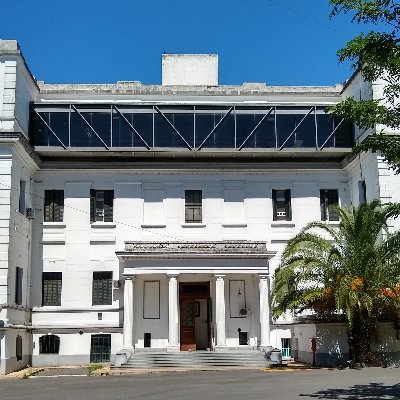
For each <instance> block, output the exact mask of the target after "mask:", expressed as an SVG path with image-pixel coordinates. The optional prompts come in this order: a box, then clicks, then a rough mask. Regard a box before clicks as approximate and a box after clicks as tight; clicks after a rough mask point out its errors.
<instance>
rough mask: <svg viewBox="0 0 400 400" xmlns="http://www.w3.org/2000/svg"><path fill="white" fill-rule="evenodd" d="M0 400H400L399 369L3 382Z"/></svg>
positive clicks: (163, 374) (226, 373)
mask: <svg viewBox="0 0 400 400" xmlns="http://www.w3.org/2000/svg"><path fill="white" fill-rule="evenodd" d="M0 399H7V400H8V399H12V400H14V399H16V400H17V399H21V400H22V399H23V400H26V399H29V400H64V399H68V400H71V399H72V400H92V399H93V400H101V399H107V400H109V399H115V400H125V399H146V400H155V399H157V400H158V399H163V400H188V399H189V400H200V399H201V400H204V399H206V400H213V399H218V400H228V399H229V400H256V399H257V400H259V399H263V400H264V399H268V400H292V399H297V400H307V399H359V400H372V399H385V400H399V399H400V368H387V369H384V368H370V369H364V370H361V371H356V370H350V371H349V370H343V371H338V370H334V371H326V370H314V371H296V372H273V373H271V372H262V371H249V370H247V371H223V372H221V371H219V372H187V373H153V374H147V375H140V376H107V377H71V376H65V377H42V378H40V377H39V378H33V379H25V380H7V379H5V380H1V381H0Z"/></svg>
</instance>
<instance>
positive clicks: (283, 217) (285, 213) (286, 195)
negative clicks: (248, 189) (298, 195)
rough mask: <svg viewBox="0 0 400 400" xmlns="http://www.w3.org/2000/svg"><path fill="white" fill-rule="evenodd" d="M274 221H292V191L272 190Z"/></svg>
mask: <svg viewBox="0 0 400 400" xmlns="http://www.w3.org/2000/svg"><path fill="white" fill-rule="evenodd" d="M272 205H273V220H274V221H291V220H292V207H291V196H290V189H287V190H275V189H273V190H272Z"/></svg>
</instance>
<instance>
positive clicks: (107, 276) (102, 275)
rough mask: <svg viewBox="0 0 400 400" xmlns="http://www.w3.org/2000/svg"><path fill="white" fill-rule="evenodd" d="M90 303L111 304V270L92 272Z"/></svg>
mask: <svg viewBox="0 0 400 400" xmlns="http://www.w3.org/2000/svg"><path fill="white" fill-rule="evenodd" d="M92 304H93V305H94V306H96V305H110V304H112V272H111V271H106V272H93V290H92Z"/></svg>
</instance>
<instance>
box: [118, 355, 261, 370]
mask: <svg viewBox="0 0 400 400" xmlns="http://www.w3.org/2000/svg"><path fill="white" fill-rule="evenodd" d="M268 365H269V362H268V361H267V360H266V358H265V355H264V354H263V353H262V352H260V351H256V350H250V351H243V350H242V351H229V352H228V351H227V352H212V351H193V352H177V353H166V352H151V353H150V352H144V351H142V352H138V353H135V354H132V355H131V357H130V358H129V359H128V360H127V362H126V363H125V364H123V365H122V366H121V367H122V368H134V369H157V368H158V369H162V368H194V369H196V368H201V369H203V368H205V369H207V368H214V367H215V368H265V367H267V366H268Z"/></svg>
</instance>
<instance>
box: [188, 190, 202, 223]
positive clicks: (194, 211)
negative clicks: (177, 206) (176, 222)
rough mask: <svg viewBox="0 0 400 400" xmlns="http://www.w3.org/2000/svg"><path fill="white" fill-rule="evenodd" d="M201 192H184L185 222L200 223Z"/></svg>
mask: <svg viewBox="0 0 400 400" xmlns="http://www.w3.org/2000/svg"><path fill="white" fill-rule="evenodd" d="M202 219H203V216H202V191H201V190H185V222H187V223H199V222H202Z"/></svg>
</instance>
